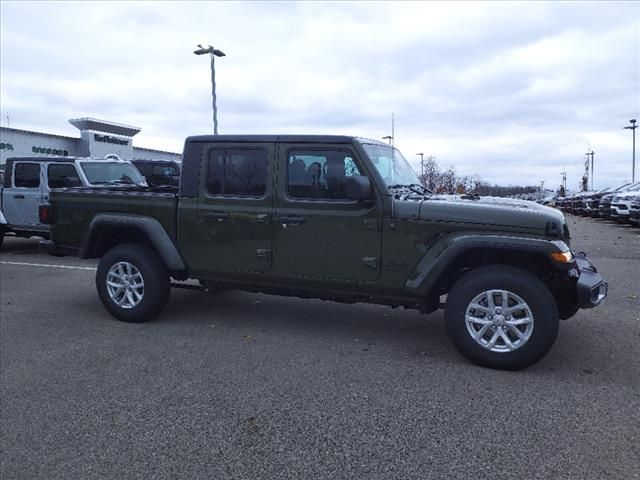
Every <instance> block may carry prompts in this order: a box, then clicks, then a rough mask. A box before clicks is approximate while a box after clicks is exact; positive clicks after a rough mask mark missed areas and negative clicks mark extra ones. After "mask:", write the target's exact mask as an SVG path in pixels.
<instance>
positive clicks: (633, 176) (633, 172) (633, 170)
mask: <svg viewBox="0 0 640 480" xmlns="http://www.w3.org/2000/svg"><path fill="white" fill-rule="evenodd" d="M629 122H631V126H630V127H622V128H624V129H625V130H631V131H632V132H633V157H632V158H633V166H632V167H631V181H632V182H635V181H636V128H638V126H637V125H636V119H635V118H632V119H631V120H629Z"/></svg>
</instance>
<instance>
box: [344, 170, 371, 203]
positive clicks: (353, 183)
mask: <svg viewBox="0 0 640 480" xmlns="http://www.w3.org/2000/svg"><path fill="white" fill-rule="evenodd" d="M344 193H345V196H346V197H347V198H348V199H349V200H356V201H362V200H369V199H370V198H371V182H370V181H369V178H368V177H366V176H364V175H355V176H352V177H346V178H345V180H344Z"/></svg>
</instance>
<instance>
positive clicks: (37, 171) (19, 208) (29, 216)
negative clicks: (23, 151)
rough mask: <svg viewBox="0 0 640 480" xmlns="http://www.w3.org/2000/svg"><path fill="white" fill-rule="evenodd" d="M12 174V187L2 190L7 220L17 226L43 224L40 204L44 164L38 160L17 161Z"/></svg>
mask: <svg viewBox="0 0 640 480" xmlns="http://www.w3.org/2000/svg"><path fill="white" fill-rule="evenodd" d="M12 176H13V178H12V181H11V187H10V188H7V189H5V190H4V191H3V192H2V195H3V208H4V214H5V217H6V218H7V222H9V224H11V225H15V226H16V227H27V228H31V227H34V226H41V225H40V221H39V218H38V206H39V205H40V204H41V203H42V202H43V193H42V188H43V183H44V182H43V174H42V165H41V164H40V163H37V162H22V161H20V162H16V163H14V165H13V172H12Z"/></svg>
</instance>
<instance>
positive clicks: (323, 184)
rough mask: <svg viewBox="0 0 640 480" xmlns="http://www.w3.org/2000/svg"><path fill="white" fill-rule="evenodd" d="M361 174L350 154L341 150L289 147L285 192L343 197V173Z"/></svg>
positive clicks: (297, 195) (300, 194)
mask: <svg viewBox="0 0 640 480" xmlns="http://www.w3.org/2000/svg"><path fill="white" fill-rule="evenodd" d="M355 175H362V173H361V172H360V169H359V168H358V165H356V162H355V161H354V160H353V158H352V156H351V154H350V153H349V152H347V151H341V150H324V151H304V150H293V151H291V152H289V158H288V185H287V192H288V193H289V196H291V197H294V198H318V199H345V198H346V195H345V193H344V181H345V178H346V177H351V176H355Z"/></svg>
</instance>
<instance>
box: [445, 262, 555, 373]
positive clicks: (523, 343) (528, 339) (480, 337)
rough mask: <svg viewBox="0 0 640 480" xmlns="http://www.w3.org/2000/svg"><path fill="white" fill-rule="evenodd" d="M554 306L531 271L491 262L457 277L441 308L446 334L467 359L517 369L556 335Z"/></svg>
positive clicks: (536, 356) (534, 359)
mask: <svg viewBox="0 0 640 480" xmlns="http://www.w3.org/2000/svg"><path fill="white" fill-rule="evenodd" d="M558 316H559V314H558V308H557V306H556V302H555V299H554V298H553V296H552V295H551V292H550V291H549V289H548V288H547V287H546V286H545V285H544V283H542V282H541V281H540V279H538V278H537V277H535V276H533V275H532V274H530V273H528V272H527V271H525V270H521V269H518V268H514V267H510V266H506V265H505V266H503V265H497V266H490V267H482V268H479V269H477V270H474V271H472V272H470V273H468V274H467V275H465V276H464V277H462V278H461V279H460V280H459V281H458V282H457V283H456V284H455V285H454V286H453V288H452V289H451V291H450V292H449V295H448V298H447V304H446V307H445V321H446V327H447V331H448V333H449V336H450V338H451V340H452V342H453V344H454V345H455V346H456V348H457V349H458V350H459V351H460V353H462V354H463V355H464V356H465V357H467V358H468V359H469V360H471V361H472V362H474V363H476V364H478V365H481V366H484V367H491V368H499V369H504V370H519V369H522V368H526V367H528V366H530V365H533V364H534V363H536V362H538V361H539V360H540V359H541V358H543V357H544V356H545V355H546V354H547V352H548V351H549V350H550V349H551V347H552V346H553V343H554V342H555V339H556V336H557V334H558Z"/></svg>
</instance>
